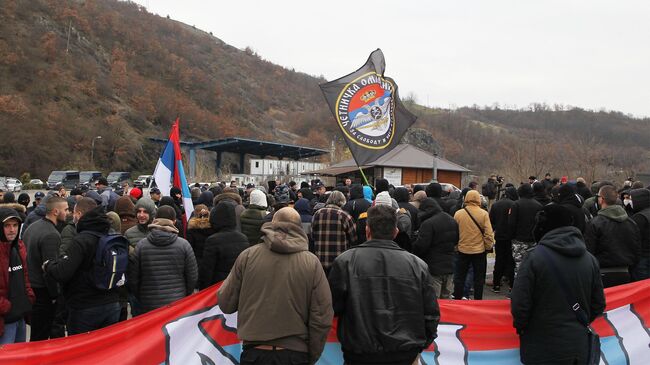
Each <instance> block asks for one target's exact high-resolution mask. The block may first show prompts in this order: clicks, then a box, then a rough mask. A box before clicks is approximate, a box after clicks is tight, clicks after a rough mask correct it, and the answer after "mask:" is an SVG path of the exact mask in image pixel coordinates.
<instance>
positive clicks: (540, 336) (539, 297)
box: [511, 227, 605, 364]
mask: <svg viewBox="0 0 650 365" xmlns="http://www.w3.org/2000/svg"><path fill="white" fill-rule="evenodd" d="M540 250H546V251H547V252H546V254H548V256H550V257H551V259H552V260H554V262H555V265H556V266H557V268H558V269H559V270H560V272H556V271H555V270H554V269H553V266H551V264H550V263H549V262H548V258H547V257H546V256H545V255H544V253H542V252H540ZM558 276H561V277H563V278H564V281H565V282H566V283H567V286H568V287H569V289H570V291H571V294H570V295H571V297H572V298H576V299H577V301H578V303H579V304H580V307H581V308H582V309H583V310H584V311H585V312H586V313H587V316H588V317H589V322H591V321H593V320H594V319H595V318H596V317H597V316H599V315H600V314H602V313H603V310H604V309H605V296H604V293H603V284H602V282H601V279H600V272H599V271H598V262H597V261H596V259H595V258H594V257H593V256H592V255H591V254H589V253H588V252H587V250H586V249H585V244H584V241H583V240H582V234H581V233H580V231H579V230H578V229H577V228H576V227H560V228H556V229H554V230H552V231H550V232H548V233H546V234H545V235H544V237H542V239H541V240H540V242H539V244H538V245H537V246H536V247H535V248H533V249H532V250H531V251H529V253H528V255H527V257H526V258H525V259H524V261H523V262H522V263H521V267H520V268H519V271H518V273H517V280H515V283H514V287H513V288H512V300H511V311H512V317H513V319H514V324H513V325H514V327H515V329H516V330H517V333H519V337H520V342H521V346H520V356H521V361H522V362H523V363H535V364H555V363H562V364H567V363H573V361H575V360H577V362H575V363H577V364H584V363H586V355H587V348H588V347H587V330H586V328H585V327H584V326H583V325H582V324H580V323H579V322H578V321H577V319H576V316H575V314H574V312H573V311H572V310H571V307H570V306H569V304H567V302H566V299H565V294H564V292H563V291H562V286H560V285H558V279H557V277H558ZM559 328H561V330H558V329H559Z"/></svg>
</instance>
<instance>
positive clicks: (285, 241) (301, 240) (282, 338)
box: [217, 222, 333, 364]
mask: <svg viewBox="0 0 650 365" xmlns="http://www.w3.org/2000/svg"><path fill="white" fill-rule="evenodd" d="M262 233H263V235H262V243H261V244H259V245H255V246H252V247H250V248H248V249H246V250H244V251H243V252H242V253H241V254H240V255H239V257H238V258H237V260H236V261H235V264H234V266H233V268H232V271H231V272H230V274H229V275H228V278H227V279H226V281H225V282H224V283H223V285H222V286H221V288H219V291H218V292H217V297H218V302H219V306H220V307H221V310H223V312H224V313H234V312H236V311H237V312H238V315H237V336H238V337H239V338H241V339H242V340H243V341H244V345H246V344H265V345H275V346H280V347H284V348H286V349H289V350H293V351H301V352H308V353H309V355H310V363H312V364H313V363H315V362H316V360H318V358H319V357H320V354H321V352H322V351H323V348H324V346H325V342H326V340H327V334H328V332H329V330H330V327H331V325H332V319H333V311H332V297H331V293H330V288H329V285H328V282H327V278H326V277H325V273H324V272H323V269H322V268H321V264H320V262H319V261H318V259H317V258H316V256H314V255H313V254H312V253H310V252H309V251H307V236H306V235H305V232H304V231H303V230H302V227H301V226H300V225H298V224H296V223H293V222H269V223H265V224H264V226H262ZM261 298H263V300H261Z"/></svg>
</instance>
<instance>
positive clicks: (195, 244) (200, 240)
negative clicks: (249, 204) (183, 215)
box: [186, 207, 234, 264]
mask: <svg viewBox="0 0 650 365" xmlns="http://www.w3.org/2000/svg"><path fill="white" fill-rule="evenodd" d="M233 209H234V207H233ZM214 232H215V230H214V229H213V228H212V226H211V225H210V218H209V217H196V216H194V217H192V218H190V220H189V221H188V222H187V235H186V236H187V242H189V243H190V246H192V250H194V257H196V262H197V264H199V263H200V262H201V258H202V257H203V250H204V247H205V241H206V240H207V239H208V237H210V235H212V234H214Z"/></svg>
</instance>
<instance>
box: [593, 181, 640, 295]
mask: <svg viewBox="0 0 650 365" xmlns="http://www.w3.org/2000/svg"><path fill="white" fill-rule="evenodd" d="M617 198H618V193H617V192H616V188H615V187H613V186H612V185H605V186H603V187H601V188H600V190H598V195H597V196H596V199H598V204H599V205H600V206H601V207H602V208H601V209H600V210H599V211H598V214H597V215H596V217H594V219H592V220H591V221H589V222H588V223H587V227H586V228H585V243H586V244H587V249H588V250H589V252H590V253H591V254H592V255H594V256H595V257H596V259H598V263H599V264H600V276H601V278H602V280H603V287H605V288H609V287H612V286H616V285H621V284H626V283H629V282H630V281H631V280H630V270H631V269H632V268H633V266H634V265H635V264H636V263H637V262H638V260H639V257H640V256H641V233H640V232H639V227H637V225H636V223H635V222H634V220H632V218H630V217H629V216H628V215H627V212H626V211H625V209H624V208H623V207H622V206H621V205H619V204H617V202H616V199H617Z"/></svg>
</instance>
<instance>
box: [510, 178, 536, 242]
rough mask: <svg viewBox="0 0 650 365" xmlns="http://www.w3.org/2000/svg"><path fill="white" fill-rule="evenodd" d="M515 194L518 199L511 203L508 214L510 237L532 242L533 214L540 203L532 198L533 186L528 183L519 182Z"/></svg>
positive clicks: (534, 214)
mask: <svg viewBox="0 0 650 365" xmlns="http://www.w3.org/2000/svg"><path fill="white" fill-rule="evenodd" d="M517 194H518V195H519V200H517V201H516V202H515V203H514V204H513V205H512V208H511V209H510V214H509V215H508V226H509V227H510V229H509V230H510V239H513V240H517V241H521V242H533V241H534V239H533V227H534V226H535V216H536V215H537V212H538V211H540V210H541V209H542V205H541V204H540V203H539V202H537V201H536V200H534V199H533V188H531V186H530V184H521V186H519V189H517Z"/></svg>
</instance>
